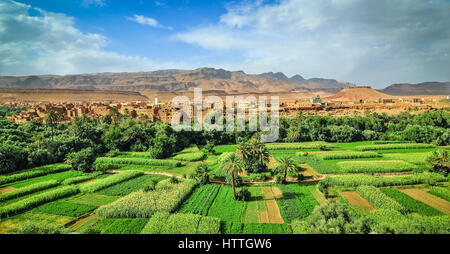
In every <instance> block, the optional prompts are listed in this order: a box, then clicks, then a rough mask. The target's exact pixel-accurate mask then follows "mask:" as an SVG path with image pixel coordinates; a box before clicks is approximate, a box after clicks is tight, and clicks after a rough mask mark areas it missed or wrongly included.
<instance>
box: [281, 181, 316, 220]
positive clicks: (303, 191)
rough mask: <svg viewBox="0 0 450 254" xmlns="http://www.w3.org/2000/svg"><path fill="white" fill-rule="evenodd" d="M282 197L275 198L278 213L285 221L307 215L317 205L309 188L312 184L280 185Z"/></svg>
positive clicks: (302, 217)
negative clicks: (278, 209) (278, 208)
mask: <svg viewBox="0 0 450 254" xmlns="http://www.w3.org/2000/svg"><path fill="white" fill-rule="evenodd" d="M279 188H280V190H281V192H282V193H283V197H282V198H279V199H277V203H278V206H279V207H280V213H281V215H282V217H283V219H284V221H285V222H287V223H290V222H292V221H294V220H296V219H304V218H306V217H308V216H309V215H310V214H311V212H312V211H313V210H314V207H315V206H317V205H318V203H317V201H316V200H315V199H314V197H313V196H312V194H311V190H310V189H311V188H315V187H314V186H312V185H311V186H305V185H299V184H291V185H280V186H279Z"/></svg>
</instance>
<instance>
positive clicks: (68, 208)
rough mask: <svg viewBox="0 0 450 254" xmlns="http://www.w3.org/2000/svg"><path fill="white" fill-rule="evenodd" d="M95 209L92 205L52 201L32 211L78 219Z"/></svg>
mask: <svg viewBox="0 0 450 254" xmlns="http://www.w3.org/2000/svg"><path fill="white" fill-rule="evenodd" d="M96 208H97V206H93V205H87V204H77V203H72V202H68V201H54V202H50V203H47V204H45V205H41V206H39V207H38V208H35V210H33V211H37V212H40V213H46V214H56V215H61V216H69V217H78V216H81V215H83V214H86V213H88V212H90V211H92V210H94V209H96Z"/></svg>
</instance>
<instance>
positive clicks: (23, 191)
mask: <svg viewBox="0 0 450 254" xmlns="http://www.w3.org/2000/svg"><path fill="white" fill-rule="evenodd" d="M58 184H59V183H58V181H56V180H50V181H45V182H40V183H35V184H32V185H28V186H26V187H23V188H19V189H16V190H13V191H11V192H7V193H3V194H1V195H0V202H3V201H5V200H9V199H13V198H18V197H22V196H25V195H28V194H31V193H34V192H38V191H41V190H45V189H49V188H52V187H55V186H57V185H58Z"/></svg>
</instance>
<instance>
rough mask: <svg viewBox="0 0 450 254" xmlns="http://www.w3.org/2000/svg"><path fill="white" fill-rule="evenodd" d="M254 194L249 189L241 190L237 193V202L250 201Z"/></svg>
mask: <svg viewBox="0 0 450 254" xmlns="http://www.w3.org/2000/svg"><path fill="white" fill-rule="evenodd" d="M251 196H252V194H251V193H250V191H249V190H248V189H247V188H241V189H239V190H238V191H236V200H241V201H248V200H250V198H251Z"/></svg>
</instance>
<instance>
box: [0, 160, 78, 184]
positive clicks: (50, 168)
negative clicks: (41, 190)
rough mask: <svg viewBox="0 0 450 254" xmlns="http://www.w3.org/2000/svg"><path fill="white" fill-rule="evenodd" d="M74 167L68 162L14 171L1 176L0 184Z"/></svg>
mask: <svg viewBox="0 0 450 254" xmlns="http://www.w3.org/2000/svg"><path fill="white" fill-rule="evenodd" d="M70 169H72V166H70V165H67V164H51V165H46V166H41V167H37V168H32V169H28V170H24V171H23V172H20V173H13V174H9V175H4V176H0V185H2V184H5V183H10V182H16V181H19V180H25V179H29V178H33V177H38V176H43V175H47V174H52V173H57V172H61V171H67V170H70Z"/></svg>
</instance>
